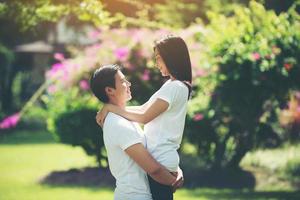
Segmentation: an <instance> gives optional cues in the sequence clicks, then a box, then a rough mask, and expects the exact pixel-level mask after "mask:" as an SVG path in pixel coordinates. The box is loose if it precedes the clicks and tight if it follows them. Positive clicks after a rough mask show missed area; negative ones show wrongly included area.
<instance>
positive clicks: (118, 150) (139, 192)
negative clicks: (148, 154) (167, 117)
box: [103, 113, 152, 200]
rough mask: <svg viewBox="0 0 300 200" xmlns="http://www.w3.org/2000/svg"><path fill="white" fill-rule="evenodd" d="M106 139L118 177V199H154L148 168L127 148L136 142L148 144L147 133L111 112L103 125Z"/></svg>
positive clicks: (113, 172) (110, 164) (112, 167)
mask: <svg viewBox="0 0 300 200" xmlns="http://www.w3.org/2000/svg"><path fill="white" fill-rule="evenodd" d="M103 139H104V144H105V147H106V151H107V157H108V162H109V168H110V171H111V173H112V175H113V176H114V177H115V179H116V188H115V192H114V199H115V200H151V199H152V197H151V193H150V189H149V183H148V179H147V175H146V173H145V171H144V170H143V169H142V168H140V167H139V166H138V165H137V164H136V163H135V162H134V161H133V160H132V159H131V158H130V157H129V156H128V155H127V154H126V152H125V150H126V149H127V148H128V147H130V146H132V145H134V144H137V143H142V144H143V145H145V136H144V134H143V132H142V130H141V128H140V127H139V125H138V124H136V123H133V122H130V121H128V120H127V119H125V118H123V117H121V116H119V115H116V114H114V113H108V115H107V117H106V119H105V122H104V126H103Z"/></svg>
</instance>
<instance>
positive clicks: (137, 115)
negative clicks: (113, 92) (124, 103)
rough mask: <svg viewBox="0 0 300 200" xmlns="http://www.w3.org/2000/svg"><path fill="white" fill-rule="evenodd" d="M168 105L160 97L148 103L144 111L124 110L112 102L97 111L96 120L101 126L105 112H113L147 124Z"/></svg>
mask: <svg viewBox="0 0 300 200" xmlns="http://www.w3.org/2000/svg"><path fill="white" fill-rule="evenodd" d="M168 106H169V103H168V102H166V101H164V100H162V99H160V98H157V99H156V100H155V101H154V102H153V103H151V104H149V105H148V106H147V107H146V109H145V110H144V111H134V110H128V109H126V110H124V109H122V108H120V107H118V106H115V105H112V104H105V105H104V106H103V108H102V110H101V111H100V112H99V113H97V116H96V120H97V123H98V124H99V125H100V126H103V123H104V120H105V117H106V115H107V113H108V112H113V113H115V114H117V115H120V116H122V117H124V118H126V119H128V120H130V121H135V122H138V123H142V124H147V123H148V122H150V121H152V120H153V119H155V118H156V117H157V116H159V115H160V114H161V113H163V112H165V111H166V110H167V109H168Z"/></svg>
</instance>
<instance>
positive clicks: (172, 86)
mask: <svg viewBox="0 0 300 200" xmlns="http://www.w3.org/2000/svg"><path fill="white" fill-rule="evenodd" d="M188 93H189V91H188V88H187V86H186V85H185V84H184V83H182V82H181V81H178V80H168V81H167V82H165V84H164V85H163V86H162V87H161V88H160V89H159V90H158V91H157V92H156V93H154V94H153V95H152V96H151V98H150V99H149V101H148V103H152V102H153V101H155V100H156V99H158V98H159V99H162V100H164V101H166V102H168V103H169V106H168V109H167V110H166V111H165V112H163V113H162V114H160V115H159V116H158V117H156V118H155V119H153V120H152V121H150V122H149V123H147V124H146V125H145V126H144V132H145V135H146V138H147V149H148V151H149V152H150V153H151V154H152V156H153V157H154V158H155V159H156V160H157V161H158V162H159V163H160V164H162V165H163V166H165V167H166V168H167V169H168V170H169V171H172V172H175V171H177V168H178V166H179V155H178V152H177V149H178V148H179V146H180V143H181V140H182V135H183V130H184V124H185V117H186V113H187V103H188Z"/></svg>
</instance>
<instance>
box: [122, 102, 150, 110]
mask: <svg viewBox="0 0 300 200" xmlns="http://www.w3.org/2000/svg"><path fill="white" fill-rule="evenodd" d="M147 106H148V102H146V103H144V104H143V105H140V106H126V110H128V111H133V112H144V111H145V109H146V108H147Z"/></svg>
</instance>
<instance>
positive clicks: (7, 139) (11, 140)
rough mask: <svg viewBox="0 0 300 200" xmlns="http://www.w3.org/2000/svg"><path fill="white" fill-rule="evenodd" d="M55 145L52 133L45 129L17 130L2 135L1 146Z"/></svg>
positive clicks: (0, 138)
mask: <svg viewBox="0 0 300 200" xmlns="http://www.w3.org/2000/svg"><path fill="white" fill-rule="evenodd" d="M50 143H55V141H54V139H53V136H52V135H51V133H49V132H47V131H46V130H43V129H38V130H36V129H35V130H27V129H26V130H22V129H17V130H13V131H7V132H4V133H1V134H0V145H1V144H13V145H15V144H50Z"/></svg>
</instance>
